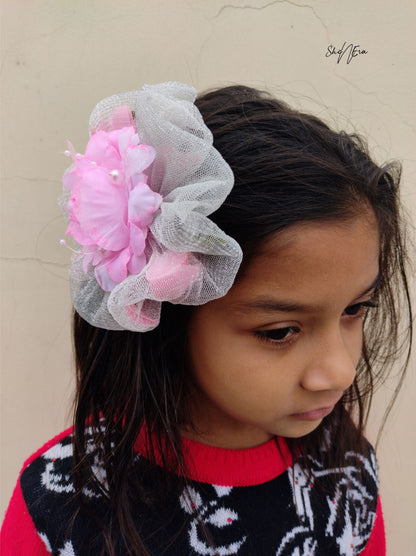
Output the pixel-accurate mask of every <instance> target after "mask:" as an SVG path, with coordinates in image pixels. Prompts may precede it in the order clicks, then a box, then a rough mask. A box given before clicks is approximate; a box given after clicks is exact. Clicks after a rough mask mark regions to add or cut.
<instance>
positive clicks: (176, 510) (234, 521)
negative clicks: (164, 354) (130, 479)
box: [1, 430, 385, 556]
mask: <svg viewBox="0 0 416 556" xmlns="http://www.w3.org/2000/svg"><path fill="white" fill-rule="evenodd" d="M71 439H72V431H71V430H68V431H65V432H64V433H62V434H60V435H59V436H57V437H56V438H54V439H53V440H51V441H50V442H48V443H47V444H46V445H45V446H43V448H41V449H40V450H39V451H38V452H36V453H35V454H34V455H33V456H32V457H30V458H29V459H28V460H27V462H26V463H25V465H24V467H23V470H22V472H21V474H20V477H19V480H18V482H17V485H16V488H15V490H14V493H13V496H12V499H11V501H10V505H9V508H8V510H7V513H6V516H5V519H4V522H3V527H2V532H1V554H2V556H19V555H25V556H26V555H30V556H32V555H33V556H45V555H47V554H53V555H56V556H81V555H94V554H98V553H99V547H101V546H102V545H101V544H100V543H101V542H102V534H100V530H99V528H98V527H97V525H96V521H95V520H93V519H92V518H91V517H90V516H89V515H87V514H84V513H83V512H76V502H75V499H74V496H73V495H74V492H75V490H74V485H73V482H72V478H71V476H72V445H71ZM143 439H144V437H143V436H139V439H138V441H137V444H136V449H137V454H138V455H137V466H138V467H137V471H138V473H139V475H138V476H143V477H149V476H152V477H154V476H155V473H163V470H162V468H161V467H159V466H158V465H157V464H154V463H151V462H150V461H148V460H147V459H146V457H144V456H143V454H146V449H145V446H144V445H143V442H144V440H143ZM183 447H184V454H185V460H186V463H187V469H188V479H189V483H188V485H187V486H185V487H184V490H182V491H180V492H179V495H175V496H173V495H167V496H166V500H165V501H164V503H163V504H162V505H160V507H159V508H158V509H157V510H156V511H155V510H151V509H149V506H145V505H144V504H143V503H139V502H138V503H137V507H135V511H134V515H135V519H136V524H137V527H138V529H139V531H140V534H141V537H142V539H144V541H145V544H146V547H147V549H148V551H149V552H150V554H152V555H155V556H156V555H162V554H163V555H166V556H186V555H190V556H191V555H192V556H195V555H217V554H218V555H227V554H236V555H239V556H272V555H273V556H312V555H313V556H352V555H360V556H383V555H384V554H385V537H384V525H383V516H382V511H381V505H380V502H379V499H378V485H377V465H376V461H375V456H374V451H373V450H372V448H371V447H370V449H369V453H368V454H366V455H360V454H356V453H353V452H349V453H347V454H346V455H345V465H344V466H343V467H341V468H336V469H331V468H328V467H327V466H326V465H325V461H324V459H325V458H324V457H323V459H322V461H316V460H314V459H312V458H309V461H308V462H305V461H302V460H297V461H296V462H295V463H293V462H292V458H291V455H290V452H289V450H288V448H287V446H286V444H285V442H284V440H283V439H273V440H271V441H269V442H267V443H266V444H263V445H261V446H257V447H254V448H249V449H244V450H232V449H222V448H214V447H210V446H206V445H204V444H200V443H198V442H193V441H190V440H186V439H184V446H183ZM89 453H90V456H91V457H92V459H93V462H94V472H95V473H96V475H97V477H99V478H100V479H101V480H102V481H104V482H105V474H104V472H103V469H102V467H101V466H100V462H99V457H98V453H97V451H96V450H95V448H94V445H93V443H92V439H91V438H90V449H89ZM159 464H160V462H159ZM306 466H308V467H309V469H310V470H311V471H312V475H308V474H307V472H306ZM328 476H331V479H334V480H333V481H331V482H330V483H329V484H331V485H333V486H332V487H331V490H330V491H325V492H323V490H322V489H320V488H314V481H316V480H317V479H318V478H322V477H328ZM144 482H146V479H144ZM85 494H86V495H87V497H89V498H90V502H91V504H92V505H93V506H95V508H96V509H97V510H98V511H99V509H100V507H102V506H103V504H102V502H103V500H102V499H100V495H97V494H96V493H94V492H92V491H89V490H88V489H86V490H85ZM74 516H75V517H74ZM197 516H198V517H197ZM203 528H206V529H208V531H209V533H210V535H211V538H212V541H211V545H210V544H208V542H207V540H206V538H205V536H204V533H203ZM212 543H213V544H212ZM212 546H215V548H213V547H212ZM116 553H117V554H120V555H122V554H125V550H123V548H121V545H120V546H119V547H118V549H117V552H116Z"/></svg>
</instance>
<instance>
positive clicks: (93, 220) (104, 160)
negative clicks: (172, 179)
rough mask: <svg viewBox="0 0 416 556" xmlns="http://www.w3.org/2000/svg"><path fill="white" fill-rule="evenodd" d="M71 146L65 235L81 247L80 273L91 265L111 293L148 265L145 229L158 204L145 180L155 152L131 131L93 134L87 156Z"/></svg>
mask: <svg viewBox="0 0 416 556" xmlns="http://www.w3.org/2000/svg"><path fill="white" fill-rule="evenodd" d="M69 145H70V151H69V153H68V154H71V155H72V158H73V160H74V166H73V167H72V168H71V170H70V171H68V172H66V174H65V175H64V177H63V184H64V186H65V187H66V188H68V189H69V190H70V191H71V197H70V200H69V202H68V204H67V207H66V210H67V212H68V215H69V219H70V224H69V226H68V228H67V231H66V235H71V236H72V237H73V238H74V239H75V241H77V242H78V243H79V244H80V245H82V246H84V249H83V250H82V255H83V269H84V272H87V271H88V269H89V267H90V265H91V264H92V265H93V266H94V270H95V276H96V278H97V280H98V282H99V284H100V286H101V288H102V289H103V290H105V291H112V290H113V289H114V287H115V286H116V285H117V284H119V283H121V282H122V281H123V280H124V279H125V278H127V276H128V275H129V274H138V273H139V272H140V271H141V270H142V269H143V268H144V266H145V265H146V257H145V254H144V248H145V244H146V237H147V233H148V228H149V225H150V224H151V222H152V221H153V218H154V214H155V212H156V211H157V210H158V209H159V207H160V205H161V203H162V197H161V196H160V195H159V194H158V193H155V192H154V191H152V190H151V189H150V187H149V186H148V185H147V176H146V174H145V170H146V169H147V168H149V166H150V165H151V164H152V162H153V160H154V157H155V151H154V149H153V147H151V146H149V145H141V144H140V143H139V137H138V135H137V134H136V132H135V129H134V127H133V126H129V127H123V128H122V129H116V130H113V131H110V132H106V131H103V130H100V131H97V133H95V134H94V135H92V137H91V139H90V140H89V142H88V145H87V148H86V151H85V155H80V154H75V151H74V149H73V147H72V145H71V144H69Z"/></svg>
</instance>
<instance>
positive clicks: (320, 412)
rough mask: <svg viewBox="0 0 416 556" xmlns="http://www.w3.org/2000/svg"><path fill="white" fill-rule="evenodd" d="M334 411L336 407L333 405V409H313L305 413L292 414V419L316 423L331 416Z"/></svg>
mask: <svg viewBox="0 0 416 556" xmlns="http://www.w3.org/2000/svg"><path fill="white" fill-rule="evenodd" d="M333 409H334V406H333V405H331V407H321V408H320V409H313V410H312V411H306V412H305V413H292V415H291V417H294V418H295V419H302V420H303V421H316V420H318V419H323V418H324V417H326V416H327V415H329V414H330V413H331V411H332V410H333Z"/></svg>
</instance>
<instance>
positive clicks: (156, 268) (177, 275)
mask: <svg viewBox="0 0 416 556" xmlns="http://www.w3.org/2000/svg"><path fill="white" fill-rule="evenodd" d="M190 257H192V255H191V254H190V253H174V252H172V251H166V252H165V253H163V254H162V255H159V254H157V255H153V256H152V258H151V259H150V263H149V268H148V270H147V272H146V277H147V280H148V282H149V285H150V288H151V290H152V294H153V295H154V297H155V298H156V299H160V300H164V301H168V300H173V299H177V298H178V297H180V296H182V295H183V294H184V293H185V292H186V290H187V289H188V287H189V286H191V285H192V284H193V283H194V282H195V281H196V280H197V279H198V277H199V275H200V273H201V272H202V265H201V264H200V263H199V261H197V259H196V258H195V257H192V259H191V258H190ZM191 260H192V264H189V263H190V261H191Z"/></svg>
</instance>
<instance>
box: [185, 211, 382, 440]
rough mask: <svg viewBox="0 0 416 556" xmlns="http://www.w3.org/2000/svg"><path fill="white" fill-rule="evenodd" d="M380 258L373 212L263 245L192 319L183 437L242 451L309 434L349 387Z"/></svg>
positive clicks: (308, 226)
mask: <svg viewBox="0 0 416 556" xmlns="http://www.w3.org/2000/svg"><path fill="white" fill-rule="evenodd" d="M378 258H379V237H378V228H377V225H376V221H375V217H374V215H373V214H372V213H366V214H363V215H362V216H360V217H356V218H354V219H351V220H349V221H347V222H341V221H332V222H320V223H302V224H296V225H294V226H291V227H290V228H288V229H286V230H285V231H284V232H282V233H280V234H278V235H276V236H275V237H274V238H273V239H270V240H269V241H267V242H265V243H264V244H262V245H261V246H260V248H259V249H258V251H257V253H256V256H255V257H254V258H253V260H252V261H251V262H250V263H249V265H248V266H247V268H246V269H245V272H244V274H243V276H242V277H240V279H239V280H238V281H237V282H236V283H235V285H234V286H233V287H232V288H231V290H230V291H229V292H228V294H227V295H226V296H225V297H223V298H221V299H217V300H215V301H211V302H209V303H207V304H206V305H202V306H201V307H198V308H197V309H196V310H195V312H194V314H193V316H192V318H191V322H190V326H189V352H190V353H189V355H190V366H191V375H192V378H193V383H194V386H195V388H194V397H193V405H192V407H193V419H194V423H195V425H196V427H197V429H196V430H198V433H192V432H189V431H188V432H185V435H187V436H190V437H192V438H195V439H197V440H200V441H202V442H205V443H207V444H212V445H215V446H221V447H228V448H245V447H250V446H255V445H258V444H261V443H263V442H265V441H267V440H269V439H270V438H271V437H272V436H274V435H280V436H285V437H300V436H303V435H305V434H308V433H310V432H311V431H312V430H314V429H315V428H316V427H317V426H318V425H319V423H320V422H321V421H322V419H323V418H324V417H325V416H326V415H328V414H329V413H330V412H331V410H332V409H333V407H334V405H335V404H336V403H337V402H338V400H339V399H340V398H341V396H342V395H343V393H344V392H345V390H346V389H347V388H348V387H349V386H350V385H351V383H352V382H353V380H354V377H355V373H356V367H357V364H358V361H359V358H360V354H361V348H362V316H363V313H364V311H365V310H366V309H367V306H368V305H371V297H372V295H373V293H374V289H375V286H376V283H377V277H378V273H379V267H378ZM372 310H375V309H372Z"/></svg>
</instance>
